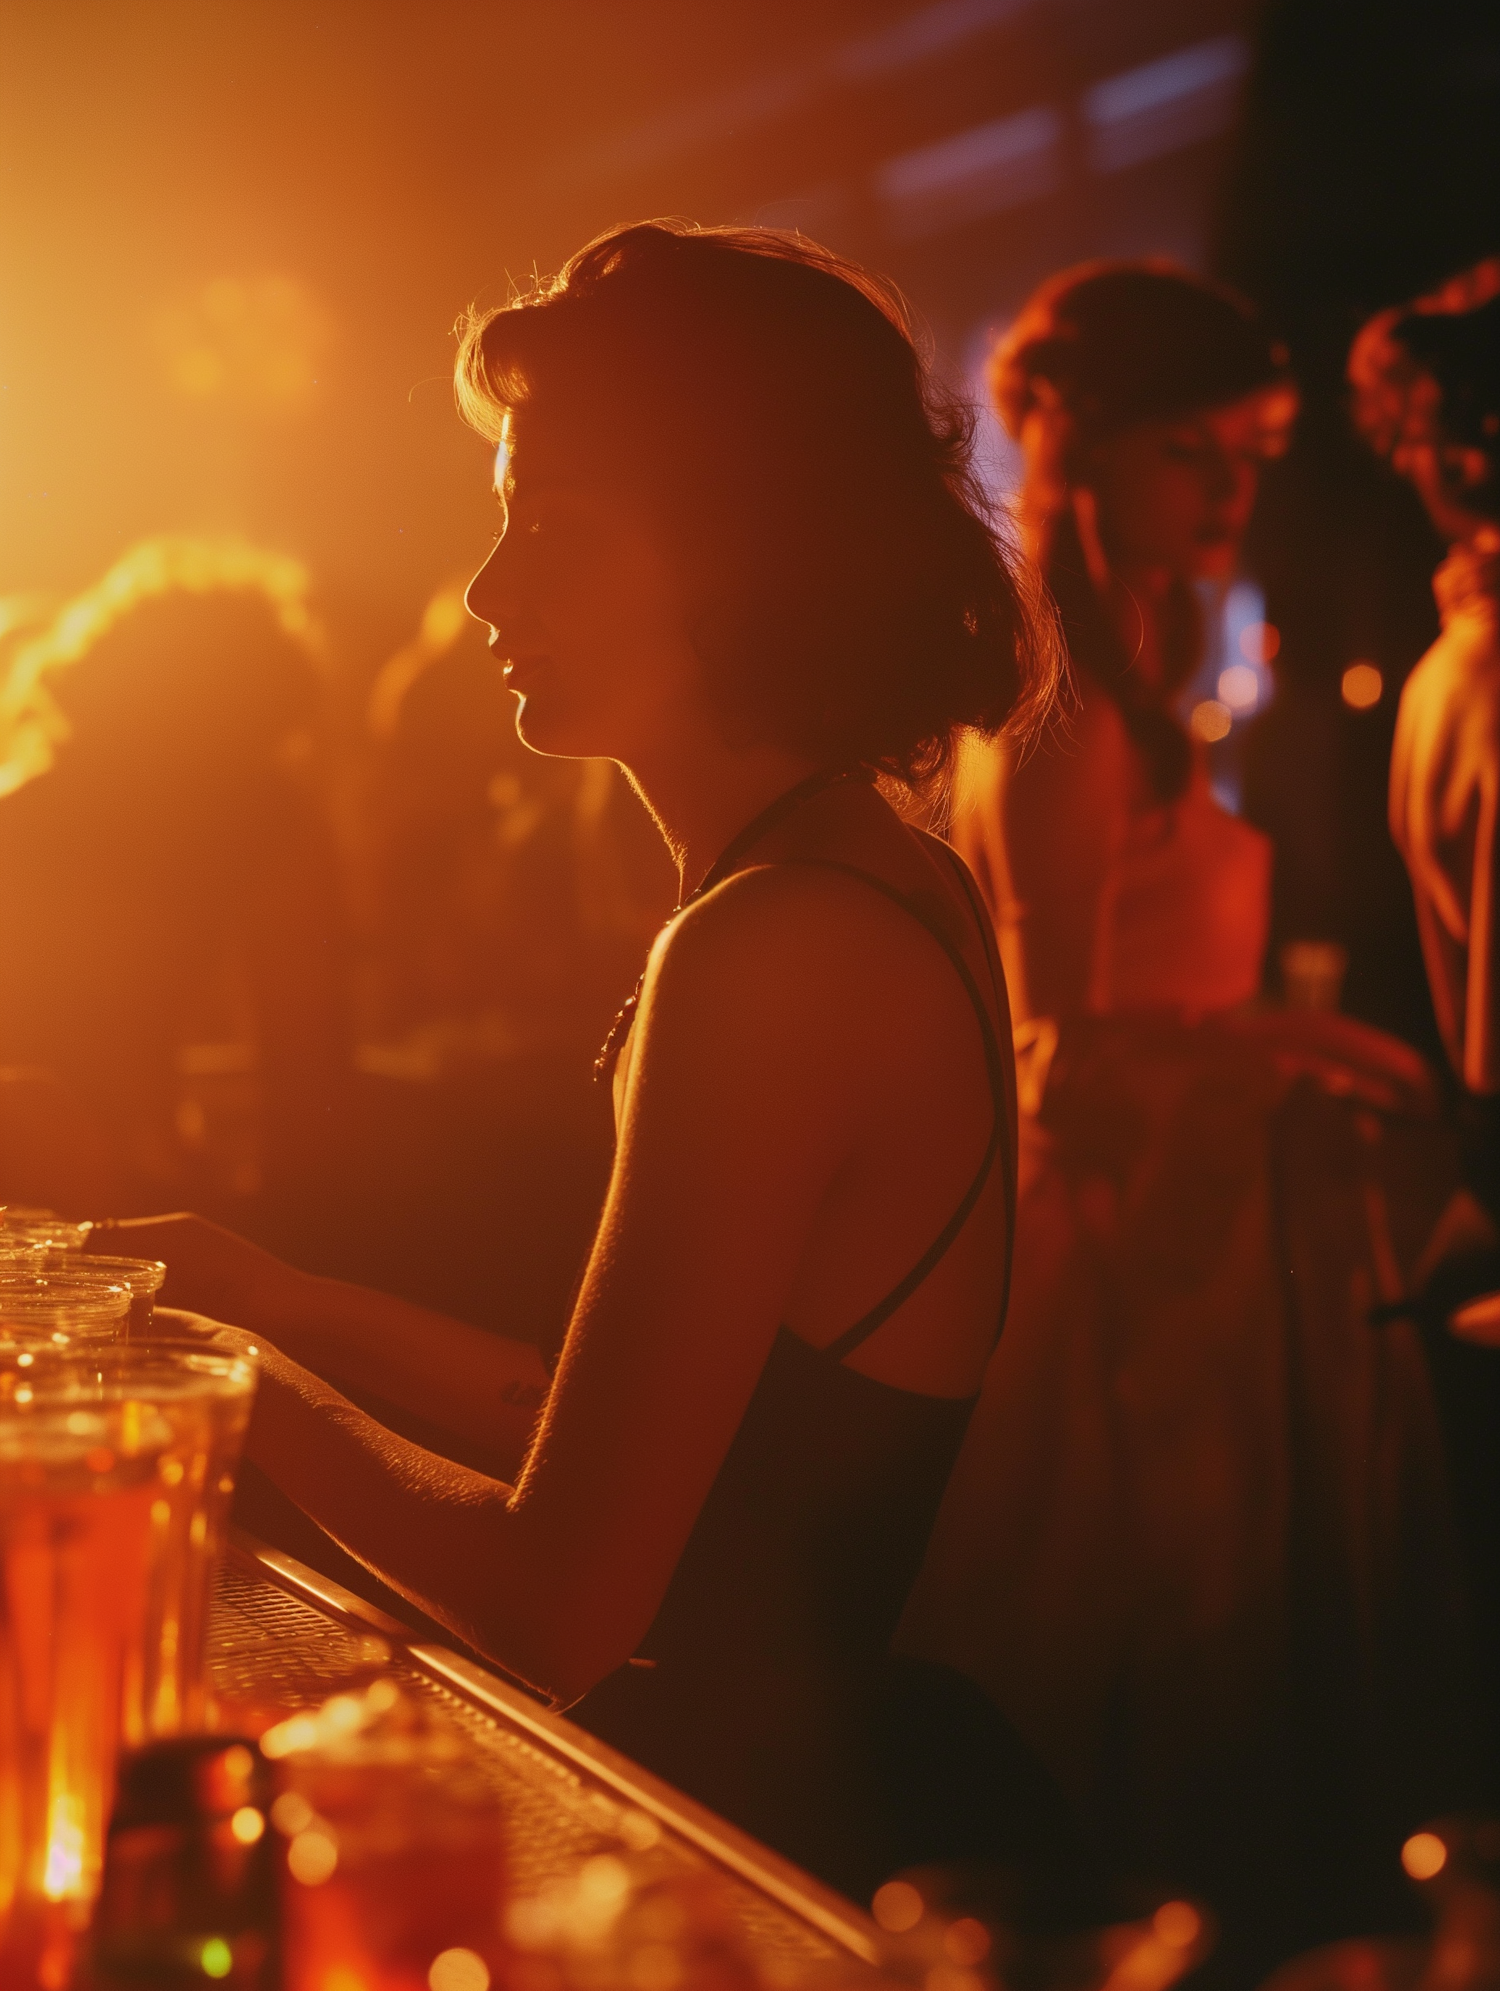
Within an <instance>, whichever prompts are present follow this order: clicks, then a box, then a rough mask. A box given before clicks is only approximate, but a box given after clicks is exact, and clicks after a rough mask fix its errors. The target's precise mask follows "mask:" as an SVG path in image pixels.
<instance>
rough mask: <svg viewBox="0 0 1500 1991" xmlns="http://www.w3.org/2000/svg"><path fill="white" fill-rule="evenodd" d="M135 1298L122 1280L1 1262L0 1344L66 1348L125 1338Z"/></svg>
mask: <svg viewBox="0 0 1500 1991" xmlns="http://www.w3.org/2000/svg"><path fill="white" fill-rule="evenodd" d="M131 1299H132V1296H131V1293H130V1290H129V1288H128V1287H126V1286H122V1285H117V1284H116V1285H104V1284H101V1283H100V1282H99V1281H98V1280H88V1279H81V1280H80V1279H72V1278H69V1277H67V1276H65V1275H61V1274H58V1273H48V1272H45V1271H44V1272H31V1271H21V1270H18V1269H14V1268H12V1267H9V1266H6V1267H0V1343H5V1342H11V1341H16V1342H25V1343H27V1344H29V1345H40V1344H46V1345H49V1346H51V1347H53V1348H58V1349H65V1348H69V1347H71V1346H73V1345H74V1344H75V1343H78V1342H84V1341H112V1340H113V1341H122V1340H123V1339H124V1337H125V1332H126V1325H127V1321H128V1318H129V1314H130V1308H131Z"/></svg>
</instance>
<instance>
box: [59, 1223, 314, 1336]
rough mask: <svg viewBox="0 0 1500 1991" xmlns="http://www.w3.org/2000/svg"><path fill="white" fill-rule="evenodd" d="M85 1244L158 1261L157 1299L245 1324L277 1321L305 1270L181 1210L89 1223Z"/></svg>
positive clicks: (299, 1293)
mask: <svg viewBox="0 0 1500 1991" xmlns="http://www.w3.org/2000/svg"><path fill="white" fill-rule="evenodd" d="M90 1242H91V1243H92V1244H94V1245H95V1246H96V1247H97V1248H98V1249H99V1250H100V1251H104V1252H119V1253H122V1254H124V1255H125V1256H127V1257H130V1258H159V1259H160V1260H161V1261H162V1262H163V1264H164V1265H165V1266H166V1268H167V1277H166V1281H165V1283H164V1285H163V1286H162V1298H163V1299H164V1300H166V1301H167V1302H168V1304H169V1305H170V1306H172V1307H174V1308H177V1307H188V1308H192V1309H194V1310H195V1311H197V1312H199V1313H203V1314H207V1315H209V1316H210V1317H212V1318H213V1319H216V1320H231V1321H238V1322H240V1323H242V1324H244V1325H247V1326H252V1327H253V1326H257V1325H259V1324H260V1323H261V1322H274V1321H276V1320H278V1319H281V1318H284V1317H286V1316H288V1315H289V1314H291V1313H293V1312H294V1311H295V1310H296V1309H297V1308H298V1307H299V1306H300V1305H302V1304H303V1303H304V1301H305V1297H306V1291H307V1286H308V1279H307V1275H306V1273H303V1272H299V1271H297V1270H296V1268H295V1267H294V1266H291V1265H287V1264H284V1263H283V1262H282V1260H281V1259H279V1258H273V1257H272V1255H271V1253H270V1252H269V1251H263V1250H262V1249H261V1247H260V1246H259V1245H258V1244H251V1243H250V1242H249V1241H248V1239H246V1238H242V1237H236V1236H235V1234H234V1232H233V1231H227V1230H224V1229H223V1228H222V1227H221V1226H220V1225H218V1224H211V1223H209V1222H208V1220H207V1219H206V1218H204V1217H195V1216H193V1215H192V1214H191V1213H190V1212H188V1211H185V1210H179V1211H177V1212H176V1213H175V1214H173V1215H171V1216H165V1217H120V1218H114V1219H110V1220H109V1221H107V1222H104V1223H101V1224H97V1225H96V1226H95V1228H94V1230H93V1232H92V1233H91V1238H90Z"/></svg>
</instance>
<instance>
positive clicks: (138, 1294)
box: [40, 1250, 167, 1340]
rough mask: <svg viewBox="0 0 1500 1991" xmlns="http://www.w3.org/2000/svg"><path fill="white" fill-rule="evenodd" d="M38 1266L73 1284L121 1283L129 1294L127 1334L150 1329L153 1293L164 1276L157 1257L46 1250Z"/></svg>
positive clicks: (46, 1274)
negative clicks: (123, 1256)
mask: <svg viewBox="0 0 1500 1991" xmlns="http://www.w3.org/2000/svg"><path fill="white" fill-rule="evenodd" d="M40 1269H41V1272H42V1276H43V1277H44V1278H48V1279H53V1278H56V1279H62V1280H66V1281H67V1282H69V1283H70V1284H73V1285H97V1286H123V1287H124V1288H125V1289H126V1291H127V1292H128V1293H129V1294H130V1321H129V1326H128V1327H127V1330H126V1332H127V1334H128V1336H129V1337H130V1338H131V1339H132V1340H135V1339H138V1338H139V1337H140V1336H142V1335H146V1334H149V1333H150V1331H151V1322H152V1319H153V1317H154V1315H155V1312H156V1296H157V1294H158V1293H159V1292H160V1291H161V1287H162V1281H163V1280H164V1279H165V1278H166V1276H167V1268H166V1266H165V1265H163V1263H162V1262H161V1260H160V1259H159V1258H106V1257H105V1256H104V1255H103V1254H102V1253H101V1252H93V1251H78V1252H60V1251H55V1250H49V1251H46V1252H44V1253H43V1255H42V1265H41V1268H40Z"/></svg>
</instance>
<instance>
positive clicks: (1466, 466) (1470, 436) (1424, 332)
mask: <svg viewBox="0 0 1500 1991" xmlns="http://www.w3.org/2000/svg"><path fill="white" fill-rule="evenodd" d="M1349 385H1350V389H1351V391H1352V401H1353V413H1354V420H1355V423H1356V426H1357V427H1358V428H1359V429H1360V431H1361V433H1362V434H1363V435H1364V437H1365V440H1366V441H1367V442H1368V443H1369V444H1370V446H1371V447H1372V448H1373V449H1374V450H1375V452H1376V453H1377V455H1380V456H1391V455H1393V454H1395V452H1396V450H1397V449H1398V447H1399V446H1400V445H1401V443H1403V442H1407V443H1410V442H1413V441H1420V442H1426V443H1431V444H1432V445H1433V446H1434V447H1435V448H1436V449H1437V450H1438V451H1439V452H1440V454H1442V455H1444V456H1447V457H1449V458H1452V457H1455V456H1456V457H1457V459H1458V470H1459V474H1457V475H1455V477H1454V485H1455V496H1457V497H1459V498H1461V500H1462V502H1463V504H1464V505H1465V506H1466V507H1467V509H1468V510H1470V511H1472V512H1476V513H1478V514H1479V515H1480V516H1481V517H1484V518H1492V519H1500V256H1491V257H1489V258H1488V259H1487V260H1486V261H1485V262H1482V263H1476V264H1475V266H1474V267H1473V268H1472V269H1469V270H1465V271H1464V272H1463V273H1462V274H1461V275H1459V276H1456V277H1454V278H1452V279H1451V281H1450V282H1448V283H1446V284H1444V285H1443V287H1442V289H1441V290H1438V291H1434V292H1433V293H1432V294H1431V295H1430V296H1428V297H1421V298H1418V299H1417V301H1416V302H1415V303H1414V304H1408V305H1398V306H1396V307H1395V308H1393V309H1391V310H1387V311H1381V312H1379V313H1377V315H1376V316H1375V317H1374V318H1372V319H1371V320H1370V322H1369V323H1368V324H1367V325H1366V326H1365V327H1364V329H1363V331H1362V332H1361V333H1360V335H1359V337H1358V338H1357V339H1356V340H1355V341H1354V345H1353V347H1352V348H1351V350H1350V353H1349Z"/></svg>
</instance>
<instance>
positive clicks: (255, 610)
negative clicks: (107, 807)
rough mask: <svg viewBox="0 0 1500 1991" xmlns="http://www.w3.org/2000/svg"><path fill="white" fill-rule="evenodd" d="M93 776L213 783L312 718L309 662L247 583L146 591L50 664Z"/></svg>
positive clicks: (291, 736) (74, 755)
mask: <svg viewBox="0 0 1500 1991" xmlns="http://www.w3.org/2000/svg"><path fill="white" fill-rule="evenodd" d="M47 684H48V688H49V690H50V692H51V694H52V696H53V697H54V698H55V699H56V701H57V703H58V705H59V706H60V707H61V709H62V711H63V713H64V715H65V717H66V718H67V721H68V725H69V729H70V735H71V737H70V740H69V743H68V746H67V748H66V750H65V751H66V759H67V761H68V762H69V763H71V764H72V766H73V767H74V769H75V771H76V772H78V773H80V774H82V773H83V772H84V771H85V770H86V771H87V774H88V778H89V779H91V780H94V779H103V778H108V776H109V775H110V774H115V775H118V776H119V777H120V778H122V779H126V780H129V781H133V782H137V783H139V784H140V785H141V787H142V788H143V789H144V788H145V786H146V785H147V784H150V783H154V782H170V783H172V784H173V785H178V784H187V785H189V786H194V787H202V788H209V789H212V788H213V787H214V786H215V785H216V784H222V783H224V782H226V781H234V780H235V779H236V778H237V777H239V776H241V775H245V774H254V773H257V772H259V771H261V770H264V769H267V768H270V767H272V766H274V765H275V764H276V761H277V759H278V757H279V756H281V755H282V754H284V752H285V751H286V750H287V748H288V747H289V745H290V744H291V743H292V742H294V741H295V739H296V738H297V737H298V735H299V734H304V733H305V732H306V730H307V729H308V728H309V727H310V725H311V724H312V722H313V717H314V714H315V712H316V709H317V705H318V700H319V693H320V686H319V681H318V675H317V671H316V668H315V666H314V665H313V664H312V663H311V661H310V660H309V657H308V655H307V653H306V651H305V650H304V648H303V647H302V645H301V644H299V643H298V642H296V641H294V640H293V639H292V637H291V636H289V635H288V634H287V632H286V630H285V629H284V628H283V626H282V625H281V623H280V621H279V620H278V618H277V616H276V614H275V612H274V610H273V608H272V606H271V605H270V604H269V603H268V602H267V601H266V600H265V598H264V597H263V596H262V595H261V594H259V593H258V592H256V591H255V590H253V589H213V590H209V591H205V592H201V593H200V592H192V591H188V590H186V589H173V590H169V591H167V592H166V593H163V594H157V595H148V596H146V597H144V598H143V599H142V600H140V601H138V602H136V603H134V604H133V605H132V606H131V607H129V608H128V609H127V610H126V611H125V612H124V613H123V614H121V615H120V616H119V617H118V618H117V619H115V620H113V621H111V622H110V623H109V624H108V625H107V626H106V627H105V628H104V629H103V630H102V632H101V633H100V635H99V636H98V637H97V638H96V640H95V641H94V642H93V643H92V644H91V646H90V647H89V648H88V649H87V650H86V651H85V653H84V654H83V655H82V656H81V657H79V658H77V659H76V661H73V662H69V663H67V664H65V665H64V666H62V667H60V668H58V669H56V670H54V671H52V672H49V674H48V677H47Z"/></svg>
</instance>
